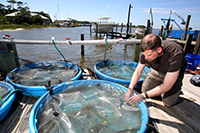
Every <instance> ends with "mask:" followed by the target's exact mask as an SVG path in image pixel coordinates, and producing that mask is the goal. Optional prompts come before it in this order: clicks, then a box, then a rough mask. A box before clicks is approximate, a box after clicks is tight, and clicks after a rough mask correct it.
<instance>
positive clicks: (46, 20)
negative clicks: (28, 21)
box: [5, 11, 49, 24]
mask: <svg viewBox="0 0 200 133" xmlns="http://www.w3.org/2000/svg"><path fill="white" fill-rule="evenodd" d="M18 12H20V11H17V12H13V13H10V14H7V15H5V16H6V19H7V21H8V22H11V23H13V24H16V23H15V21H14V17H15V15H17V13H18ZM30 14H31V16H35V15H38V13H30ZM39 16H40V17H41V18H42V19H43V20H44V23H47V22H48V20H49V18H47V17H44V16H42V15H40V14H39Z"/></svg>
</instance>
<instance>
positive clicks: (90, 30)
mask: <svg viewBox="0 0 200 133" xmlns="http://www.w3.org/2000/svg"><path fill="white" fill-rule="evenodd" d="M90 35H92V24H91V23H90Z"/></svg>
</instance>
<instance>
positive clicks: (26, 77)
mask: <svg viewBox="0 0 200 133" xmlns="http://www.w3.org/2000/svg"><path fill="white" fill-rule="evenodd" d="M81 74H82V70H81V68H80V67H79V66H78V65H75V64H73V63H70V62H59V61H47V62H37V63H33V64H28V65H24V66H20V67H18V68H15V69H14V70H12V71H11V72H10V73H9V74H8V75H7V77H6V81H7V82H9V83H11V84H12V85H13V86H14V87H16V88H18V89H21V90H23V91H24V92H23V94H24V95H28V96H30V94H32V95H34V96H41V95H43V94H44V93H45V92H47V88H46V87H45V84H46V85H48V82H49V81H50V82H51V87H52V88H53V87H55V86H58V85H59V84H61V83H66V82H68V81H70V80H77V79H79V78H80V77H81ZM26 92H27V93H26Z"/></svg>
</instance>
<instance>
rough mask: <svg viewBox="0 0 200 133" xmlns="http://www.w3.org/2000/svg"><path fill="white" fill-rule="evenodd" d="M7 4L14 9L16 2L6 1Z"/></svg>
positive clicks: (13, 0) (12, 0)
mask: <svg viewBox="0 0 200 133" xmlns="http://www.w3.org/2000/svg"><path fill="white" fill-rule="evenodd" d="M7 2H8V3H10V6H11V8H12V9H14V4H16V3H17V1H15V0H7Z"/></svg>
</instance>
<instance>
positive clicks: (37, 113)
mask: <svg viewBox="0 0 200 133" xmlns="http://www.w3.org/2000/svg"><path fill="white" fill-rule="evenodd" d="M95 85H96V86H101V87H102V88H104V87H105V86H109V85H110V86H112V87H111V88H113V87H114V88H115V89H116V90H118V91H120V92H124V94H125V92H126V91H127V88H126V87H124V86H122V85H119V84H116V83H113V82H109V81H104V80H76V81H70V82H67V83H65V84H61V85H59V86H57V87H55V88H53V91H52V94H50V92H46V93H45V94H44V95H42V96H41V97H40V98H39V100H38V101H37V102H36V103H35V105H34V106H33V108H32V110H31V112H30V115H29V131H30V133H37V132H38V130H39V129H38V128H39V121H40V120H41V119H42V120H43V121H45V122H47V121H46V119H44V118H43V117H42V118H39V117H41V116H42V114H41V113H42V112H43V111H44V110H45V109H46V108H45V107H46V105H47V104H48V102H49V101H51V100H52V99H53V98H54V99H55V101H56V104H58V105H59V107H58V108H59V109H61V108H62V109H63V107H61V106H60V105H62V106H63V105H64V104H63V103H61V102H60V101H58V97H61V98H64V99H62V100H63V101H66V100H69V97H68V96H66V93H64V94H65V95H64V97H63V96H61V92H65V91H69V92H72V91H73V90H74V89H77V88H78V87H83V86H86V88H81V89H79V91H80V90H88V88H90V87H91V88H90V89H91V91H93V90H94V88H93V87H94V86H95ZM87 86H88V87H87ZM90 89H89V90H90ZM116 90H114V92H116V93H117V91H116ZM75 92H77V90H76V91H75ZM108 93H109V95H114V93H113V94H110V92H108ZM96 94H97V95H99V93H98V92H97V93H96ZM80 95H81V96H82V95H83V93H80ZM134 95H135V94H134ZM55 96H57V97H56V98H55ZM69 96H70V97H73V98H74V97H75V96H71V94H70V95H69ZM104 96H105V95H104V94H103V96H102V97H99V98H98V99H103V97H104ZM92 97H94V93H92ZM115 97H116V95H115ZM84 98H86V97H84ZM87 98H88V99H89V97H87ZM90 99H92V98H91V97H90ZM77 100H78V101H77ZM77 100H76V101H75V102H74V105H75V104H76V109H78V111H76V112H77V113H76V115H75V117H77V116H78V115H80V114H81V113H82V112H81V111H80V107H79V106H80V105H79V104H78V103H79V102H82V101H84V100H86V99H84V100H83V99H82V100H81V99H79V98H77ZM69 101H70V102H71V101H73V100H71V99H70V100H69ZM91 101H92V102H94V101H95V100H94V99H92V100H90V101H87V104H88V105H90V102H91ZM70 105H71V104H67V105H65V108H64V109H65V110H70V109H72V108H73V107H72V106H70ZM78 105H79V106H78ZM82 105H83V106H84V104H82ZM95 105H98V104H95ZM77 106H78V107H77ZM113 106H114V105H113ZM48 107H50V110H48V111H46V110H45V111H44V112H45V113H47V112H49V111H52V109H53V108H54V109H57V106H56V107H55V105H53V104H52V103H51V104H50V106H48ZM90 107H93V106H91V105H90ZM114 107H115V108H116V109H117V110H120V107H122V106H121V105H119V106H114ZM137 107H138V110H140V112H141V116H139V117H140V121H141V125H140V126H139V127H140V128H139V129H138V130H137V133H144V132H145V131H146V130H147V124H148V119H149V118H148V111H147V108H146V105H145V103H144V102H143V101H142V102H140V103H138V105H137ZM85 108H88V107H84V109H85ZM105 108H106V107H105ZM63 111H64V110H63ZM89 111H90V114H89V115H91V114H92V112H91V110H89ZM101 113H103V111H101ZM52 114H54V115H55V116H53V115H52ZM52 114H48V115H47V119H49V118H50V117H51V118H52V119H53V120H50V121H51V122H52V121H53V122H54V121H58V119H57V118H56V117H57V115H58V117H59V115H60V118H61V116H65V117H66V116H68V115H66V114H65V115H61V114H59V113H57V115H56V113H52ZM103 114H104V113H103ZM69 116H70V117H67V118H64V119H63V118H62V119H60V120H62V121H65V123H68V124H67V125H69V126H70V127H71V126H73V125H71V123H70V121H69V120H72V119H71V115H69ZM85 117H87V115H83V116H82V117H81V118H79V119H84V118H85ZM133 117H134V116H133ZM94 118H95V121H93V123H95V122H97V121H98V119H97V118H96V117H94ZM120 118H122V117H120ZM39 119H40V120H39ZM79 119H76V120H79ZM106 120H107V119H106ZM91 121H92V120H91V119H90V121H88V122H91ZM119 121H120V120H119ZM125 121H127V120H125ZM129 121H130V120H129ZM51 122H50V123H49V122H47V125H48V126H49V128H51V130H52V128H53V127H52V126H51V125H55V124H52V123H51ZM73 122H74V121H73ZM82 122H83V121H82ZM107 122H108V121H107ZM107 122H106V121H105V120H103V123H104V124H107ZM76 123H77V122H76ZM78 125H79V124H78ZM86 125H90V124H89V123H86ZM108 125H109V124H108ZM125 125H126V124H125ZM79 126H81V125H79ZM110 126H112V125H110ZM133 126H134V125H133ZM42 127H45V126H44V125H43V124H42ZM59 127H65V126H64V125H62V124H61V125H60V126H59ZM49 128H48V129H49ZM46 129H47V127H45V130H46ZM95 129H96V128H95ZM56 130H59V129H57V128H56ZM56 130H55V129H54V130H53V131H54V132H56ZM129 130H130V129H129ZM48 132H49V131H48ZM82 132H84V131H82Z"/></svg>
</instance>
